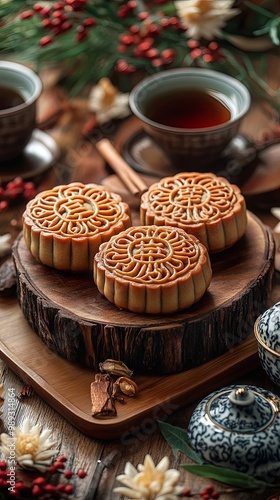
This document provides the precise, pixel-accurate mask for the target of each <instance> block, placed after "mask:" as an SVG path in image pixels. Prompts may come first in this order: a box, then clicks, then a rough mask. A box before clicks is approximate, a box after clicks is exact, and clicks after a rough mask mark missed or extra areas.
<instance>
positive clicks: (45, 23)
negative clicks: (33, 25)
mask: <svg viewBox="0 0 280 500" xmlns="http://www.w3.org/2000/svg"><path fill="white" fill-rule="evenodd" d="M41 26H43V28H46V29H49V28H52V26H53V24H52V21H51V20H50V19H49V18H46V19H43V21H42V22H41Z"/></svg>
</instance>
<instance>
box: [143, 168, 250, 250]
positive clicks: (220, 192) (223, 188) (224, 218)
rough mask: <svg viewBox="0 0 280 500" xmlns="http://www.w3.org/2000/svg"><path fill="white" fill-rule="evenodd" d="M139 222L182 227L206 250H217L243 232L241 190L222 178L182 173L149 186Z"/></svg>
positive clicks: (144, 195) (207, 174)
mask: <svg viewBox="0 0 280 500" xmlns="http://www.w3.org/2000/svg"><path fill="white" fill-rule="evenodd" d="M140 222H141V224H143V225H150V224H156V225H158V226H164V225H166V226H173V227H178V228H181V229H184V231H186V232H187V233H189V234H193V235H194V236H195V237H196V238H198V239H199V240H200V241H201V243H203V244H204V245H205V246H206V248H207V249H208V251H209V252H220V251H221V250H224V249H226V248H228V247H231V246H232V245H234V243H236V242H237V241H238V240H239V239H240V238H241V237H242V236H243V235H244V233H245V231H246V225H247V211H246V204H245V199H244V197H243V195H242V194H241V192H240V189H239V188H238V187H237V186H235V185H234V184H230V183H229V182H228V181H227V180H226V179H224V178H223V177H218V176H216V175H215V174H213V173H198V172H184V173H179V174H177V175H174V176H173V177H164V178H163V179H161V180H160V181H159V182H156V183H154V184H152V185H151V186H150V187H149V189H148V191H146V192H145V193H144V194H143V195H142V197H141V203H140Z"/></svg>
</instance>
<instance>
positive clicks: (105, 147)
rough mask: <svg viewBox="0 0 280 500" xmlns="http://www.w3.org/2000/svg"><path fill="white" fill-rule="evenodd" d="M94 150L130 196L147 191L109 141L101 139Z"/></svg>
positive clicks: (138, 176) (143, 183)
mask: <svg viewBox="0 0 280 500" xmlns="http://www.w3.org/2000/svg"><path fill="white" fill-rule="evenodd" d="M96 148H97V150H98V151H99V153H100V154H101V156H102V157H103V158H104V159H105V160H106V161H107V163H108V164H109V165H110V167H111V168H112V169H113V170H114V172H115V173H116V174H117V175H118V177H119V178H120V179H121V181H122V182H123V184H124V185H125V186H126V187H127V189H128V190H129V191H130V193H131V194H133V195H140V194H142V193H143V192H144V191H146V190H147V189H148V186H147V184H146V183H145V182H144V181H143V179H142V178H141V177H140V175H138V174H137V173H136V172H135V171H134V170H133V169H132V168H131V167H130V166H129V165H128V163H126V161H125V160H124V159H123V158H122V156H121V155H120V154H119V153H118V151H117V150H116V149H115V147H114V146H113V144H112V142H111V141H109V139H101V140H100V141H98V142H97V143H96Z"/></svg>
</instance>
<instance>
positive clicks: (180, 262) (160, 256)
mask: <svg viewBox="0 0 280 500" xmlns="http://www.w3.org/2000/svg"><path fill="white" fill-rule="evenodd" d="M93 274H94V281H95V284H96V286H97V288H98V290H99V291H100V292H101V293H102V294H103V295H104V296H105V297H106V298H107V299H108V300H109V301H110V302H112V303H113V304H115V306H117V307H119V308H121V309H125V310H129V311H131V312H135V313H147V314H162V313H174V312H176V311H179V310H182V309H186V308H188V307H190V306H191V305H192V304H193V303H194V302H196V301H198V300H199V299H200V298H201V297H202V296H203V294H204V293H205V291H206V290H207V288H208V286H209V285H210V282H211V278H212V269H211V264H210V260H209V255H208V251H207V250H206V248H205V246H204V245H202V243H201V242H200V241H199V240H198V239H197V238H195V237H194V236H192V235H188V234H186V233H185V231H183V229H180V228H175V227H170V226H164V227H163V226H156V225H151V226H135V227H130V228H128V229H126V230H124V231H122V232H121V233H119V234H117V235H115V236H113V237H112V238H111V239H110V240H109V241H107V242H105V243H102V245H100V249H99V252H97V253H96V255H95V258H94V273H93Z"/></svg>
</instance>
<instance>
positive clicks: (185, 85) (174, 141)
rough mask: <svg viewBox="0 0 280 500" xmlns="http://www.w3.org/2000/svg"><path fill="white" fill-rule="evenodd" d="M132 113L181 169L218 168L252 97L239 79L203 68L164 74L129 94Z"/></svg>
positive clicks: (143, 82) (169, 71) (149, 79)
mask: <svg viewBox="0 0 280 500" xmlns="http://www.w3.org/2000/svg"><path fill="white" fill-rule="evenodd" d="M129 104H130V108H131V111H132V113H133V114H134V115H135V116H136V117H138V118H139V119H140V120H141V123H142V126H143V128H144V130H145V131H146V132H147V134H148V135H150V136H151V137H152V139H153V140H154V141H155V142H156V143H157V144H158V145H159V146H160V147H161V148H162V149H163V150H164V152H165V154H166V155H167V156H168V157H169V159H170V160H171V162H172V164H174V166H176V168H177V170H178V167H179V166H181V168H180V170H186V171H190V170H191V171H192V170H195V169H197V168H201V167H205V168H206V169H207V168H208V167H209V166H211V165H213V164H214V162H215V161H216V160H218V158H219V156H220V155H221V153H222V152H223V150H224V149H225V148H226V146H227V145H228V144H229V142H230V141H231V140H232V139H233V137H234V136H235V135H236V134H237V132H238V129H239V127H240V123H241V120H242V119H243V118H244V117H245V115H246V114H247V112H248V110H249V108H250V104H251V97H250V93H249V91H248V90H247V88H246V87H245V85H243V84H242V83H240V82H239V81H238V80H236V79H235V78H232V77H231V76H228V75H226V74H223V73H219V72H217V71H213V70H207V69H203V68H179V69H171V70H166V71H162V72H160V73H157V74H155V75H152V76H149V77H147V78H145V79H143V80H142V81H141V82H140V83H138V85H136V87H134V89H133V90H132V91H131V93H130V97H129Z"/></svg>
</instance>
